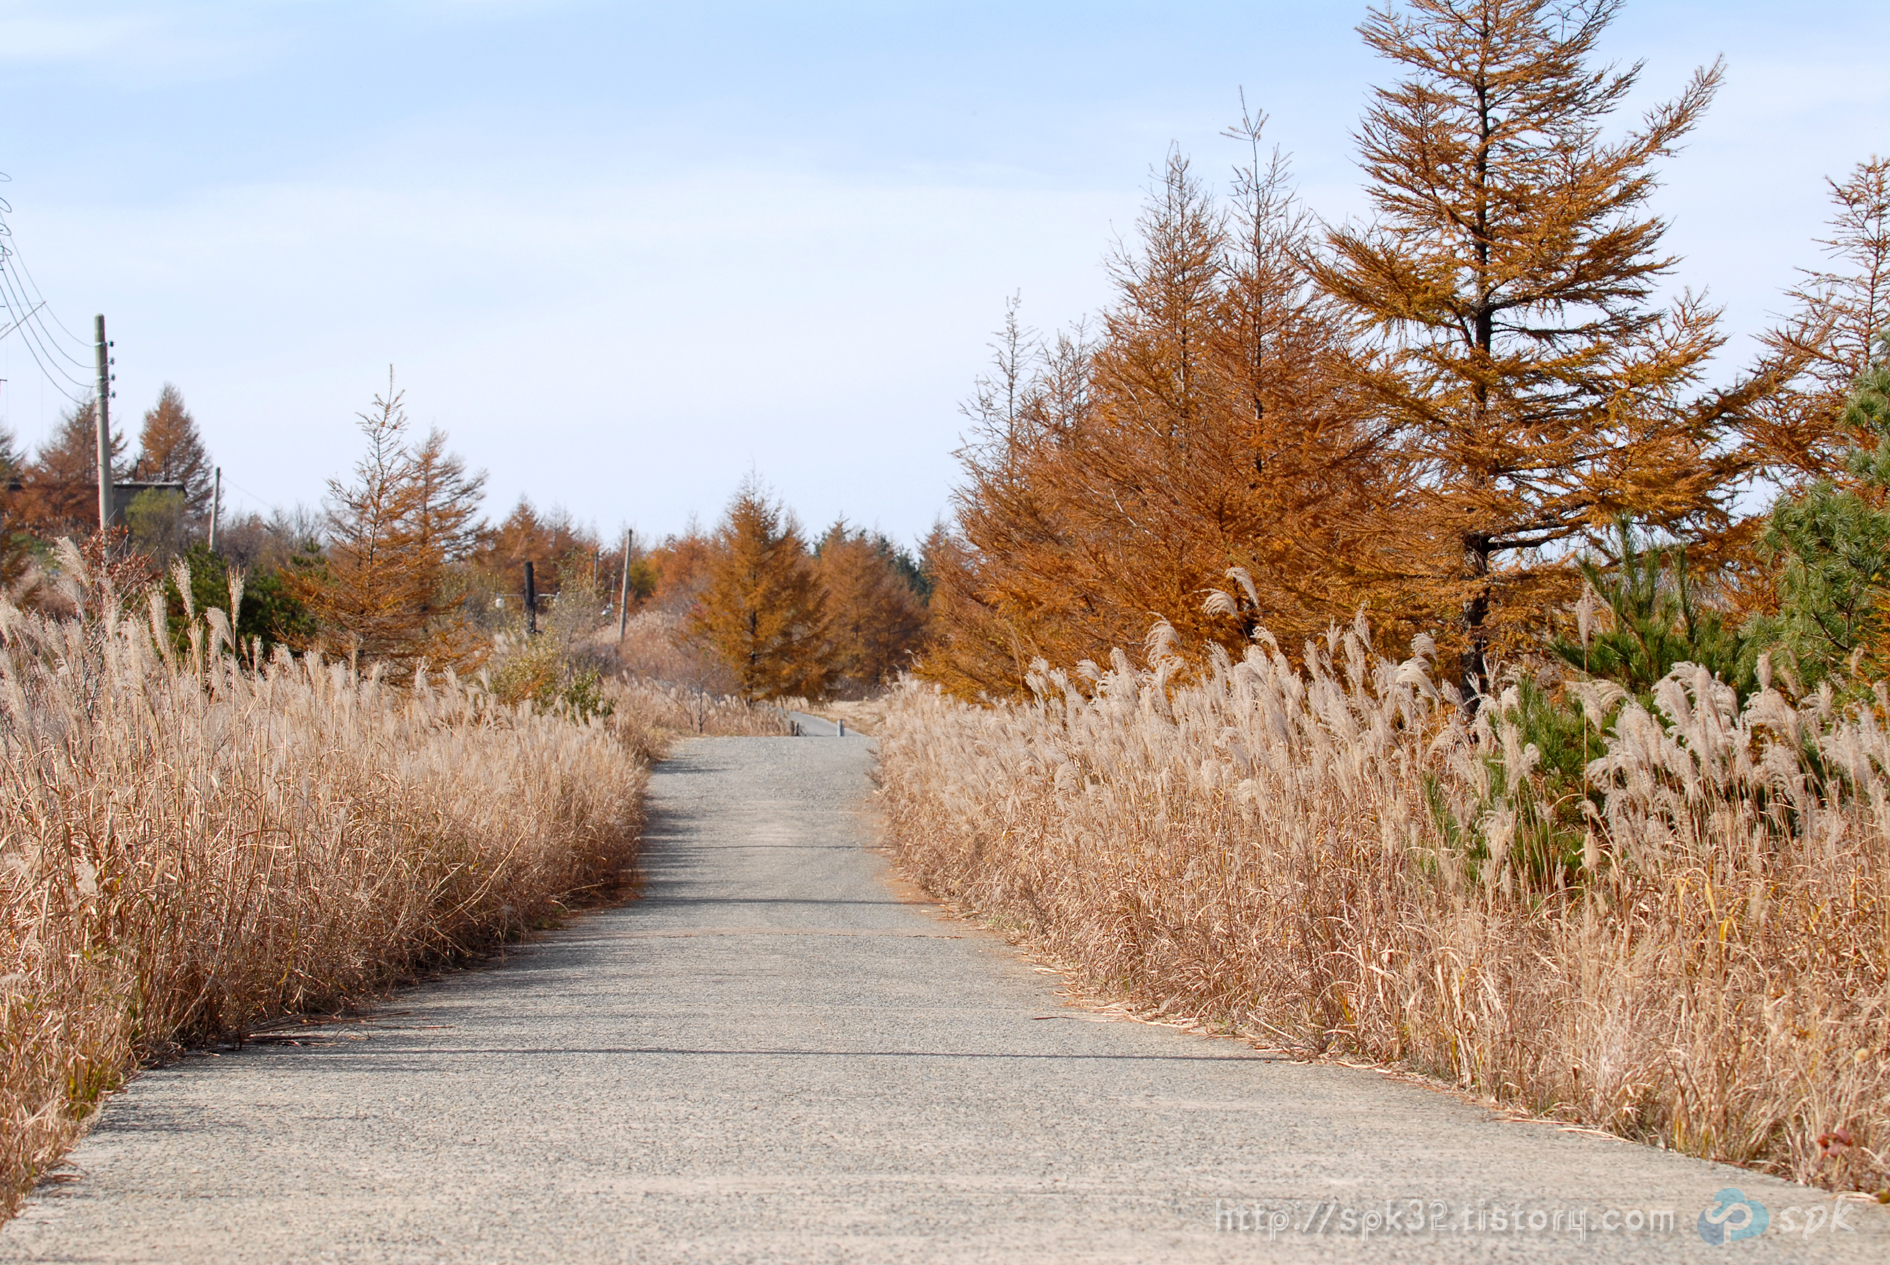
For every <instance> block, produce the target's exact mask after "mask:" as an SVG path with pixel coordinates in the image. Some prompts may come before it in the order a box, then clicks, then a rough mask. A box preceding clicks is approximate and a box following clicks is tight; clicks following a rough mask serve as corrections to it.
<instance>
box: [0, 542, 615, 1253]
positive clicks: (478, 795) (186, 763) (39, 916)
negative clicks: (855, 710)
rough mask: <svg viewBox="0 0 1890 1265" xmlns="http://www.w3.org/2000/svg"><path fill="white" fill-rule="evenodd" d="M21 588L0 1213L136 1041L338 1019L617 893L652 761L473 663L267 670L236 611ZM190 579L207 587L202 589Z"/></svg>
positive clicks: (279, 662) (12, 743)
mask: <svg viewBox="0 0 1890 1265" xmlns="http://www.w3.org/2000/svg"><path fill="white" fill-rule="evenodd" d="M64 564H65V571H66V574H67V575H68V576H76V577H77V578H78V581H79V582H78V583H74V584H73V592H72V597H73V600H74V601H75V602H76V603H77V604H78V605H79V606H80V607H81V608H82V609H83V610H84V611H85V612H87V613H86V614H85V615H84V616H83V617H82V618H78V619H66V620H55V619H48V618H44V617H40V616H35V615H29V614H24V613H22V612H21V611H19V610H18V609H16V608H14V607H13V606H11V605H8V604H6V603H5V602H0V762H3V763H0V778H4V781H5V793H4V794H3V795H0V910H3V911H4V912H3V913H0V1215H3V1214H5V1213H10V1212H11V1211H12V1210H13V1209H14V1208H15V1207H16V1206H17V1202H18V1200H19V1198H20V1197H21V1196H22V1195H23V1194H24V1192H25V1190H26V1189H27V1188H28V1187H29V1186H30V1185H31V1183H32V1181H33V1180H34V1179H35V1177H36V1176H37V1175H38V1174H39V1173H41V1172H43V1171H44V1170H45V1169H46V1167H47V1166H48V1165H49V1164H50V1163H52V1162H54V1161H55V1160H56V1159H57V1157H58V1156H59V1155H60V1154H61V1153H62V1152H63V1150H64V1149H65V1148H66V1147H67V1146H68V1145H69V1144H70V1143H71V1141H72V1140H73V1139H74V1137H75V1136H76V1134H77V1132H78V1130H79V1129H80V1128H81V1127H82V1122H83V1120H84V1118H85V1116H86V1115H87V1114H88V1113H89V1112H90V1110H91V1109H92V1108H93V1107H94V1106H95V1105H96V1104H97V1102H98V1100H99V1098H100V1096H101V1095H102V1094H104V1093H105V1092H106V1091H108V1090H109V1089H110V1088H112V1087H113V1086H114V1085H116V1084H117V1083H118V1082H119V1081H120V1080H121V1079H122V1077H123V1076H124V1075H125V1073H126V1072H127V1071H128V1069H130V1068H131V1067H132V1066H134V1065H135V1063H136V1061H137V1060H138V1059H139V1058H140V1057H145V1056H149V1055H152V1054H156V1053H161V1052H163V1051H164V1050H166V1049H167V1048H171V1047H173V1046H175V1045H178V1044H183V1043H189V1042H193V1041H201V1040H206V1039H214V1038H221V1037H227V1036H231V1035H241V1034H242V1033H243V1032H244V1031H245V1029H246V1028H247V1027H248V1026H249V1025H251V1024H254V1023H256V1022H257V1021H259V1020H261V1019H263V1018H265V1017H267V1016H270V1015H274V1014H278V1013H281V1012H284V1011H290V1010H295V1009H301V1008H328V1007H334V1006H338V1005H342V1004H345V1003H347V1002H349V1001H351V1000H353V999H357V998H360V997H362V996H364V995H366V994H369V993H371V992H373V991H374V990H376V989H378V988H379V987H381V986H383V985H385V984H386V983H388V982H389V981H391V980H394V979H396V978H398V977H400V976H401V975H402V974H403V973H405V972H410V971H412V970H414V969H415V968H418V967H422V966H424V965H426V964H429V963H436V962H440V961H443V960H450V959H452V958H455V957H457V956H460V955H464V954H468V953H473V952H477V951H480V950H482V949H484V948H487V947H489V946H491V945H493V944H495V943H498V942H500V941H502V940H504V939H506V938H507V937H510V936H513V935H516V934H517V933H520V932H522V931H524V930H526V929H528V928H531V927H533V926H534V925H539V924H541V923H542V922H543V921H544V920H545V919H546V918H547V917H548V916H551V915H553V914H555V913H556V912H557V911H558V910H559V909H560V907H561V905H562V904H563V903H565V902H568V901H571V900H573V899H574V898H579V897H581V896H583V895H584V894H585V893H588V892H592V891H595V890H598V889H600V888H604V887H608V886H609V885H612V884H615V883H617V882H619V881H621V878H622V876H623V875H624V872H625V870H626V868H627V867H628V866H630V864H631V863H632V861H633V859H634V854H635V847H636V841H637V836H638V831H639V829H640V826H641V811H642V809H641V802H642V799H641V797H642V790H643V787H644V784H645V778H646V774H647V765H646V763H645V761H644V760H643V759H642V758H641V757H640V756H639V755H638V754H637V753H636V752H635V751H634V750H633V749H631V748H630V747H628V746H626V744H625V743H624V742H623V741H621V740H620V739H619V738H618V737H617V736H615V735H613V734H612V733H611V732H610V731H609V730H608V729H607V728H606V727H605V725H604V724H603V723H602V722H592V723H589V724H577V723H573V722H571V721H570V720H567V719H561V718H559V717H555V716H546V715H540V714H534V713H533V712H531V711H530V710H529V709H523V708H508V707H503V706H500V705H498V704H497V703H496V702H494V701H493V699H492V697H491V696H490V695H489V694H486V693H484V692H481V691H476V690H472V689H468V688H466V687H464V686H463V685H461V684H460V683H459V682H456V681H454V680H452V679H451V678H450V677H449V678H447V679H443V680H432V681H428V680H426V679H424V678H422V680H421V681H420V682H419V683H418V684H417V685H416V687H415V688H413V689H411V690H408V689H404V688H403V689H400V690H398V691H396V690H394V689H391V688H390V687H388V686H386V685H385V684H384V683H383V682H381V681H380V680H379V679H378V678H377V677H376V676H375V675H373V674H368V675H366V676H365V677H363V676H358V675H356V674H355V673H353V672H351V671H350V670H349V669H348V668H347V666H346V665H338V664H326V663H322V662H320V661H318V660H316V659H314V658H312V657H310V658H303V659H295V658H292V657H290V656H288V655H287V654H278V655H277V656H276V657H275V658H273V659H269V660H267V661H265V662H255V661H249V662H246V661H245V660H244V659H243V657H242V656H241V655H239V654H238V653H237V652H235V651H234V650H233V649H232V647H231V645H230V638H229V628H230V622H229V620H228V618H227V617H226V615H225V613H224V612H222V611H215V610H213V611H207V612H204V617H203V618H202V619H200V620H198V621H196V622H195V623H194V625H193V628H192V632H191V644H190V648H189V650H188V652H187V653H181V654H180V653H176V652H174V651H173V649H172V648H171V645H170V644H169V640H168V638H167V636H166V633H165V627H164V612H163V608H162V606H161V604H159V603H156V602H154V603H153V604H152V606H151V608H150V610H149V612H148V613H146V612H142V611H137V612H134V611H127V610H124V609H121V606H120V602H119V600H118V598H117V596H116V595H115V594H113V593H112V592H111V591H110V589H109V587H108V586H104V585H101V584H97V583H92V584H91V586H90V587H86V584H85V582H84V576H83V567H82V564H81V563H80V562H79V559H78V557H77V555H76V554H69V555H68V556H67V557H66V558H65V559H64ZM179 587H180V589H181V590H182V591H183V592H185V593H188V592H189V591H190V588H189V585H188V584H187V583H186V584H183V585H180V586H179Z"/></svg>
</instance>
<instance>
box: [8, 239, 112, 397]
mask: <svg viewBox="0 0 1890 1265" xmlns="http://www.w3.org/2000/svg"><path fill="white" fill-rule="evenodd" d="M13 255H14V251H13V249H12V248H11V247H9V246H6V245H4V244H0V289H3V290H4V293H5V295H6V301H7V307H8V309H9V310H12V309H14V308H15V307H16V306H17V308H18V309H19V311H18V312H17V313H16V315H19V316H20V319H21V320H22V321H24V322H26V323H28V324H30V325H31V326H32V327H33V330H34V332H35V333H37V334H38V335H39V338H40V345H41V347H42V348H44V349H45V350H47V351H48V353H49V354H50V353H52V352H57V353H58V354H59V355H61V356H64V357H65V358H66V359H67V360H69V361H71V362H72V363H73V364H75V365H77V366H78V367H79V368H81V369H86V368H90V367H91V366H90V365H88V364H87V363H86V362H85V361H84V360H81V359H79V358H78V357H77V356H74V355H73V354H72V353H71V352H69V351H67V350H66V349H65V348H64V347H63V346H62V345H61V344H60V342H59V337H58V335H57V334H55V333H53V332H52V331H51V330H50V329H48V328H47V327H46V323H45V321H44V320H43V319H38V313H39V311H41V310H45V309H48V308H50V307H51V304H50V303H48V302H47V301H46V296H44V295H40V296H39V302H38V303H34V302H32V299H31V298H30V297H29V296H28V295H27V293H26V291H25V288H24V287H23V286H21V284H20V279H19V276H18V274H17V273H16V272H15V271H14V270H13V269H12V268H11V267H9V266H8V264H9V260H10V259H11V258H12V257H13ZM67 376H68V377H70V376H71V375H69V374H68V375H67ZM75 381H76V379H75Z"/></svg>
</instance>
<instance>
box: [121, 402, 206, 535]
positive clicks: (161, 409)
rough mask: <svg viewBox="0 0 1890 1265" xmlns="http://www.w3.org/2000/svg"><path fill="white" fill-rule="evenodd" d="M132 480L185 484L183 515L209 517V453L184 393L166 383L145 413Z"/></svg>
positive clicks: (197, 518)
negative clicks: (154, 402)
mask: <svg viewBox="0 0 1890 1265" xmlns="http://www.w3.org/2000/svg"><path fill="white" fill-rule="evenodd" d="M132 471H133V477H134V478H137V479H143V480H149V481H151V482H155V483H181V484H183V485H184V515H185V517H186V518H187V519H189V520H191V521H193V522H208V521H209V517H210V496H211V486H210V484H211V473H212V469H211V465H210V453H209V451H208V450H207V449H205V448H204V445H203V437H202V436H201V435H199V434H198V433H197V421H196V419H195V418H193V417H192V416H191V415H190V410H189V409H188V408H186V407H185V405H184V395H183V392H181V391H179V390H178V389H177V388H176V387H174V386H172V385H171V384H170V383H168V382H166V383H165V384H164V387H163V389H162V390H161V391H159V392H158V398H157V403H156V404H154V405H153V406H152V407H151V408H149V409H147V410H145V414H144V428H143V430H142V431H140V432H139V435H138V457H137V460H136V461H135V462H133V463H132Z"/></svg>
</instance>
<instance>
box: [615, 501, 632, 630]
mask: <svg viewBox="0 0 1890 1265" xmlns="http://www.w3.org/2000/svg"><path fill="white" fill-rule="evenodd" d="M630 539H631V531H630V529H629V528H628V527H626V528H624V529H623V584H622V585H621V589H622V591H621V592H620V593H618V595H617V644H619V645H622V644H623V635H624V633H625V632H627V631H629V628H630Z"/></svg>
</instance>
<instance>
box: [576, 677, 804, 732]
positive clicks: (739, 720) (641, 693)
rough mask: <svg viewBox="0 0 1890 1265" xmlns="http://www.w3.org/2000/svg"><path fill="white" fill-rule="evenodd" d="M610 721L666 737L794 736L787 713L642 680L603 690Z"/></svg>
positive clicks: (613, 683)
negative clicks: (615, 719) (629, 723)
mask: <svg viewBox="0 0 1890 1265" xmlns="http://www.w3.org/2000/svg"><path fill="white" fill-rule="evenodd" d="M602 693H603V698H604V700H605V701H606V702H607V703H609V704H610V706H611V711H612V715H613V717H616V716H623V717H627V718H634V719H633V723H634V724H635V725H637V726H639V727H641V728H644V729H646V730H650V731H654V732H655V733H657V734H659V735H662V736H664V737H675V736H682V737H689V736H691V735H706V736H709V737H715V738H785V737H787V736H788V734H790V733H791V732H792V730H791V728H790V727H789V725H788V719H787V715H786V713H785V712H783V711H782V710H781V709H780V708H779V707H774V706H771V705H769V704H767V703H752V702H749V701H748V700H747V699H744V698H739V697H737V696H735V695H732V694H711V693H709V692H708V691H706V690H696V689H690V688H689V687H687V686H683V685H674V684H670V683H668V682H664V681H654V680H650V679H648V678H646V677H616V678H613V679H611V680H609V681H606V682H605V683H604V685H603V690H602Z"/></svg>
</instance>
